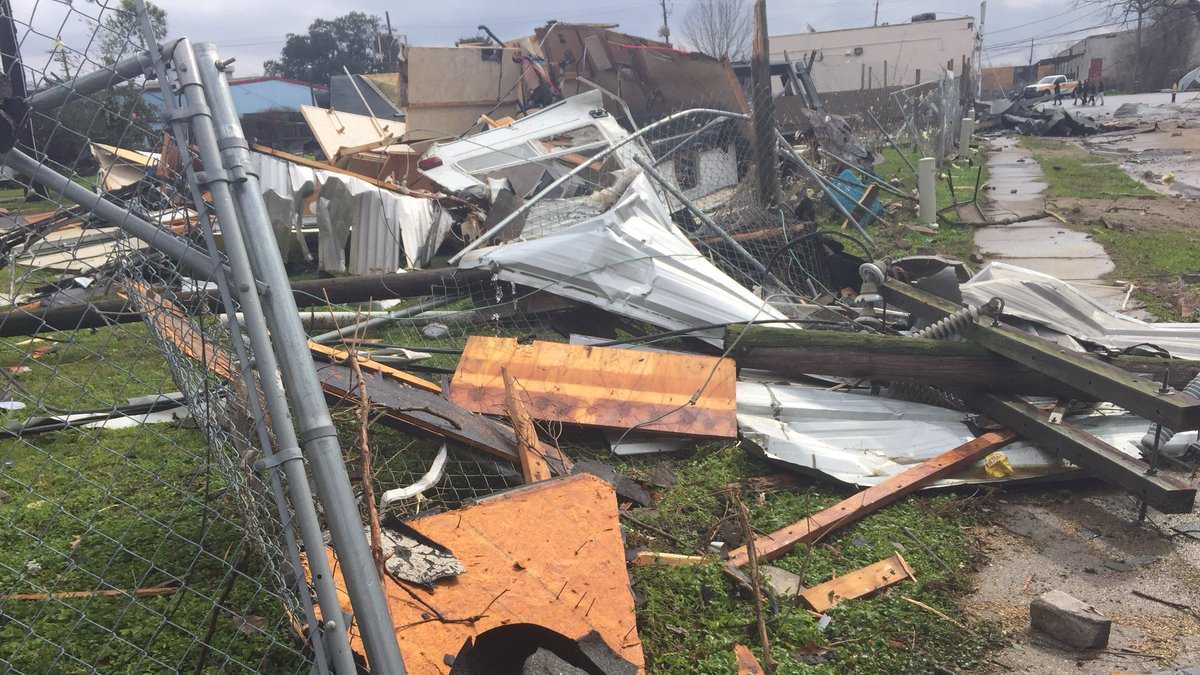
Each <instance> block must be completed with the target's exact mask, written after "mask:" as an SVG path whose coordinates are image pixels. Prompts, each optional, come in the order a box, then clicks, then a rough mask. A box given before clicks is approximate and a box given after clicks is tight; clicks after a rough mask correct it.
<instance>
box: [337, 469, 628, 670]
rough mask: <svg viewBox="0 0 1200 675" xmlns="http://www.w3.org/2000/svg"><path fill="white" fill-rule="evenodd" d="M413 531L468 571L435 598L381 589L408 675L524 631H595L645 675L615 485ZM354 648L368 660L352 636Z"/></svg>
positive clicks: (475, 511) (455, 517)
mask: <svg viewBox="0 0 1200 675" xmlns="http://www.w3.org/2000/svg"><path fill="white" fill-rule="evenodd" d="M406 524H407V525H409V526H410V527H412V528H413V529H414V530H416V531H417V532H419V533H421V534H422V535H424V536H426V537H428V538H429V539H432V540H433V541H436V542H438V543H439V544H442V545H443V546H445V547H446V548H448V549H450V550H451V551H453V552H454V555H455V557H456V558H458V559H459V560H461V561H462V562H463V565H464V566H465V567H466V569H467V572H466V574H462V575H460V576H458V577H456V578H455V579H453V580H452V581H448V582H443V583H438V584H437V585H436V586H435V587H434V588H424V587H420V586H415V585H412V584H408V583H403V582H398V581H396V580H395V579H394V578H392V577H388V578H386V579H384V580H383V590H384V595H385V596H386V598H387V603H388V606H389V608H390V610H391V612H390V613H391V617H392V621H393V623H394V624H395V628H396V638H397V639H398V640H399V642H400V651H401V652H403V654H404V666H405V669H406V671H407V672H408V673H409V675H445V674H446V673H448V672H450V666H448V665H446V656H447V655H451V656H453V655H455V654H458V653H459V650H460V649H461V648H462V646H463V643H464V642H466V641H467V640H470V639H478V638H479V637H480V636H481V635H483V634H484V633H486V632H488V631H491V630H494V629H500V630H504V629H505V627H506V626H511V625H512V624H519V623H529V624H536V625H538V626H542V627H544V628H547V629H549V630H552V631H554V632H556V633H559V634H561V635H564V636H566V637H567V638H568V639H570V640H572V641H574V640H579V639H581V638H583V637H584V636H585V635H587V634H589V633H592V632H593V631H594V632H595V633H598V634H599V636H600V638H601V639H602V640H603V641H604V643H605V644H607V645H608V647H609V648H610V649H612V650H613V651H615V652H616V653H617V655H618V656H620V657H621V658H622V659H625V660H626V661H629V662H630V663H632V664H633V666H634V668H636V669H637V672H639V673H640V672H643V668H644V665H645V664H644V657H643V653H642V647H641V641H640V640H639V639H638V627H637V617H636V614H635V611H634V601H633V592H632V591H631V590H630V586H629V572H628V570H627V569H626V567H625V547H624V545H623V544H622V542H621V525H620V522H619V520H618V515H617V501H616V496H615V495H614V493H613V488H612V486H610V485H609V484H608V483H605V482H604V481H602V480H600V479H598V478H596V477H594V476H590V475H576V476H568V477H565V478H556V479H554V480H549V481H543V482H541V483H534V484H533V485H526V486H522V487H519V488H516V489H514V490H509V491H507V492H503V493H500V494H497V495H493V496H490V497H485V498H483V499H481V500H480V501H479V502H477V503H475V504H472V505H469V506H466V507H464V508H461V509H457V510H454V511H449V512H446V513H440V514H437V515H432V516H427V517H424V518H417V519H416V520H411V521H408V522H407V523H406ZM327 554H328V555H329V557H330V560H331V562H332V563H333V564H332V568H333V570H334V581H335V583H336V584H337V587H338V595H339V596H341V598H342V601H343V603H344V606H345V608H346V609H347V610H349V609H350V607H349V602H348V596H347V595H345V588H346V587H345V582H344V580H343V578H342V575H341V565H339V564H337V560H336V557H335V555H334V553H333V551H332V550H327ZM350 646H351V648H352V649H353V650H354V651H355V652H358V653H360V654H361V653H363V644H362V640H361V637H360V633H359V631H357V630H355V629H353V628H352V629H351V630H350ZM631 670H632V669H631ZM621 672H626V671H621Z"/></svg>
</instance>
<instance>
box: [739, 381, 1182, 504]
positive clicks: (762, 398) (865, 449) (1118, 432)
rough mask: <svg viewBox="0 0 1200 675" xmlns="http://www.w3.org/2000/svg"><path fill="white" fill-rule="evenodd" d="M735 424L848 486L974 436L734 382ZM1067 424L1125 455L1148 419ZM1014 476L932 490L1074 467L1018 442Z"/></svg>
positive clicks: (975, 473)
mask: <svg viewBox="0 0 1200 675" xmlns="http://www.w3.org/2000/svg"><path fill="white" fill-rule="evenodd" d="M737 398H738V426H739V427H740V428H741V431H742V435H743V437H745V438H746V439H747V440H749V441H751V442H753V443H754V444H756V445H758V446H759V447H761V448H762V449H763V450H764V451H765V452H766V455H767V457H768V458H769V459H772V460H776V461H779V462H783V463H786V464H788V465H791V466H792V467H794V468H796V469H798V470H802V471H808V472H813V473H820V474H825V475H827V476H829V477H831V478H835V479H837V480H840V481H842V482H845V483H851V484H854V485H875V484H877V483H881V482H883V481H884V480H886V479H888V478H890V477H892V476H895V475H896V474H899V473H900V472H902V471H904V470H905V469H907V468H909V467H911V466H913V465H914V464H919V463H921V462H924V461H925V460H928V459H931V458H933V457H936V456H937V455H939V454H941V453H943V452H945V451H946V450H949V449H950V448H954V447H958V446H959V445H962V444H963V443H965V442H967V441H969V440H970V439H972V438H975V436H976V434H975V433H974V432H973V431H971V429H969V428H968V427H967V425H966V423H965V417H964V415H963V414H962V413H959V412H955V411H953V410H947V409H945V408H939V407H936V406H931V405H925V404H923V403H911V402H908V401H900V400H896V399H891V398H883V397H880V396H872V395H870V394H866V393H856V392H845V391H831V390H828V389H823V388H818V387H810V386H803V385H794V384H764V383H757V382H739V383H738V393H737ZM1070 419H1071V423H1072V424H1073V425H1074V426H1076V427H1078V428H1079V429H1082V430H1084V431H1086V432H1088V433H1090V434H1093V435H1095V436H1096V437H1097V438H1100V439H1101V440H1103V441H1105V442H1107V443H1109V444H1111V445H1113V446H1114V447H1116V448H1118V449H1119V450H1121V451H1122V452H1125V453H1126V454H1129V455H1130V456H1133V457H1137V456H1139V450H1138V445H1137V442H1138V441H1139V440H1140V439H1141V437H1142V434H1143V432H1144V431H1145V429H1146V424H1147V423H1146V421H1145V420H1144V419H1142V418H1140V417H1137V416H1134V415H1130V414H1127V413H1124V412H1123V411H1121V410H1120V409H1119V408H1116V407H1113V406H1104V407H1102V408H1101V409H1099V411H1098V412H1095V413H1093V414H1088V415H1080V416H1075V417H1072V418H1070ZM1195 438H1196V434H1195V432H1188V433H1181V434H1178V435H1177V436H1176V437H1175V438H1174V439H1172V440H1171V442H1170V443H1169V444H1167V446H1165V450H1166V452H1167V453H1169V454H1178V452H1181V451H1182V450H1183V449H1184V448H1185V447H1186V446H1187V444H1188V443H1189V442H1190V441H1193V440H1195ZM1004 454H1005V455H1007V456H1008V459H1009V463H1010V464H1011V465H1012V467H1013V469H1014V474H1013V475H1012V476H1011V477H1009V478H1005V479H995V478H991V477H989V476H988V475H987V474H986V473H985V472H984V471H983V467H982V462H980V463H978V464H976V465H975V466H974V467H973V468H971V469H969V470H967V471H965V472H963V473H962V474H960V475H957V476H955V477H954V478H953V479H946V480H942V481H939V482H937V483H935V484H934V486H948V485H957V484H963V483H988V482H998V480H1018V479H1028V478H1039V477H1045V476H1054V475H1063V474H1068V473H1071V472H1073V471H1075V470H1076V469H1074V468H1073V467H1071V466H1070V465H1068V464H1067V463H1065V462H1064V461H1063V460H1062V459H1060V458H1059V457H1058V456H1057V455H1055V454H1053V453H1050V452H1046V451H1043V450H1041V449H1039V448H1037V447H1036V446H1034V445H1032V444H1030V443H1028V442H1025V441H1020V440H1018V441H1016V442H1015V443H1012V444H1011V445H1008V446H1006V447H1005V448H1004Z"/></svg>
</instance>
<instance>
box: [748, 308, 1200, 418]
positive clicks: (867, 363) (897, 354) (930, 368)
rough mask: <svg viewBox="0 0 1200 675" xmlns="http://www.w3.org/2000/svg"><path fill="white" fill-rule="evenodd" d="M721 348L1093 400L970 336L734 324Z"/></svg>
mask: <svg viewBox="0 0 1200 675" xmlns="http://www.w3.org/2000/svg"><path fill="white" fill-rule="evenodd" d="M725 347H726V348H727V349H730V350H731V351H730V353H729V355H730V356H732V357H733V358H734V360H736V361H737V364H738V367H739V368H755V369H759V370H769V371H771V372H773V373H777V374H779V375H784V376H787V377H802V376H804V375H837V376H839V377H851V378H862V379H865V380H873V381H882V382H916V383H920V384H930V385H934V386H939V387H946V388H952V389H982V390H986V391H989V392H992V393H1012V394H1041V395H1048V396H1059V397H1062V396H1065V397H1067V398H1073V399H1075V400H1080V401H1088V400H1095V397H1094V396H1093V394H1092V393H1091V392H1087V391H1081V390H1079V389H1075V388H1074V387H1072V386H1070V385H1068V384H1065V383H1063V382H1060V381H1059V380H1056V379H1054V378H1051V377H1047V376H1046V375H1045V374H1043V373H1041V372H1039V371H1036V370H1034V369H1032V368H1028V367H1026V366H1023V365H1021V364H1019V363H1016V362H1014V361H1012V360H1011V359H1008V358H1006V357H1003V356H1000V355H999V354H997V353H995V352H993V351H991V350H989V349H987V348H985V347H982V346H980V345H977V344H975V343H972V342H950V341H945V340H928V339H922V338H913V337H904V336H900V335H881V334H877V333H848V332H838V331H829V330H793V329H791V328H778V327H775V326H746V325H742V324H738V325H733V326H730V327H728V328H727V329H726V330H725ZM1091 358H1095V359H1097V360H1100V359H1099V358H1098V357H1091ZM1101 362H1103V363H1111V364H1113V365H1114V366H1116V367H1118V368H1120V369H1121V370H1124V371H1126V372H1130V373H1138V374H1141V375H1145V376H1147V377H1150V378H1152V379H1154V380H1156V381H1160V380H1161V378H1162V376H1163V375H1164V374H1167V375H1169V382H1170V384H1171V386H1173V387H1175V388H1177V389H1182V388H1183V387H1184V386H1185V385H1186V384H1187V383H1188V382H1190V381H1191V380H1192V378H1194V377H1195V376H1196V375H1198V374H1200V361H1192V360H1187V359H1171V360H1169V361H1168V359H1163V358H1158V357H1154V356H1117V357H1114V358H1112V359H1105V360H1103V361H1101ZM1168 363H1169V364H1170V367H1169V368H1168V367H1167V366H1168Z"/></svg>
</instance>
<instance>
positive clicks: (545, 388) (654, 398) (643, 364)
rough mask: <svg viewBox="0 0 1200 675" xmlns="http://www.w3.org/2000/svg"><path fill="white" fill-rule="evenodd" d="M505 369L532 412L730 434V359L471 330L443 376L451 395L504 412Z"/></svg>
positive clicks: (590, 422) (467, 404)
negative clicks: (525, 339)
mask: <svg viewBox="0 0 1200 675" xmlns="http://www.w3.org/2000/svg"><path fill="white" fill-rule="evenodd" d="M504 370H507V371H508V373H509V375H511V376H512V377H513V379H514V380H515V381H516V391H517V394H518V395H519V396H520V397H521V400H522V402H523V403H524V404H525V407H526V408H527V409H528V411H529V414H530V415H531V416H532V417H533V418H534V419H539V420H547V421H557V422H564V423H569V424H579V425H583V426H597V427H604V428H609V429H629V428H632V427H636V428H637V429H638V430H639V431H657V432H664V433H672V434H682V435H687V436H697V437H706V438H736V437H737V419H736V416H735V411H736V401H735V397H736V382H735V373H734V371H735V367H734V363H733V361H732V360H730V359H722V358H717V357H712V356H697V355H691V354H670V353H662V352H644V351H634V350H629V349H617V348H605V347H585V346H578V345H568V344H562V343H557V342H540V341H536V342H533V343H532V344H519V343H518V342H517V341H516V340H515V339H513V338H491V337H481V336H472V337H471V338H470V339H469V340H468V341H467V346H466V349H465V350H464V351H463V355H462V358H461V359H459V364H458V369H457V370H456V371H455V373H454V379H453V380H452V381H451V383H450V400H452V401H454V402H456V403H458V404H459V405H461V406H463V407H464V408H467V409H468V410H473V411H475V412H481V413H487V414H491V415H504V414H505V413H506V410H507V406H506V394H505V387H504V376H503V374H502V371H504ZM697 392H699V396H698V397H697V398H696V399H695V401H694V402H693V401H692V397H693V396H696V394H697Z"/></svg>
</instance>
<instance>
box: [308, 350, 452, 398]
mask: <svg viewBox="0 0 1200 675" xmlns="http://www.w3.org/2000/svg"><path fill="white" fill-rule="evenodd" d="M308 350H309V351H310V352H312V353H313V354H317V355H320V356H323V357H325V358H327V359H329V360H330V361H333V362H334V363H344V362H345V361H346V360H347V359H349V358H350V352H347V351H345V350H341V349H337V348H335V347H329V346H327V345H323V344H320V343H317V342H313V341H311V340H310V341H309V342H308ZM358 367H359V368H362V369H363V370H371V371H374V372H376V373H379V374H381V375H387V376H388V377H390V378H392V379H395V380H399V381H400V382H403V383H404V384H408V385H411V386H414V387H416V388H417V389H424V390H425V391H429V392H433V393H435V394H440V393H442V388H441V386H440V385H438V384H437V383H435V382H430V381H429V380H426V379H424V378H422V377H417V376H416V375H413V374H412V373H406V372H404V371H403V370H399V369H397V368H393V367H391V366H389V365H387V364H384V363H380V362H378V361H375V360H372V359H364V358H360V359H359V360H358Z"/></svg>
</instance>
